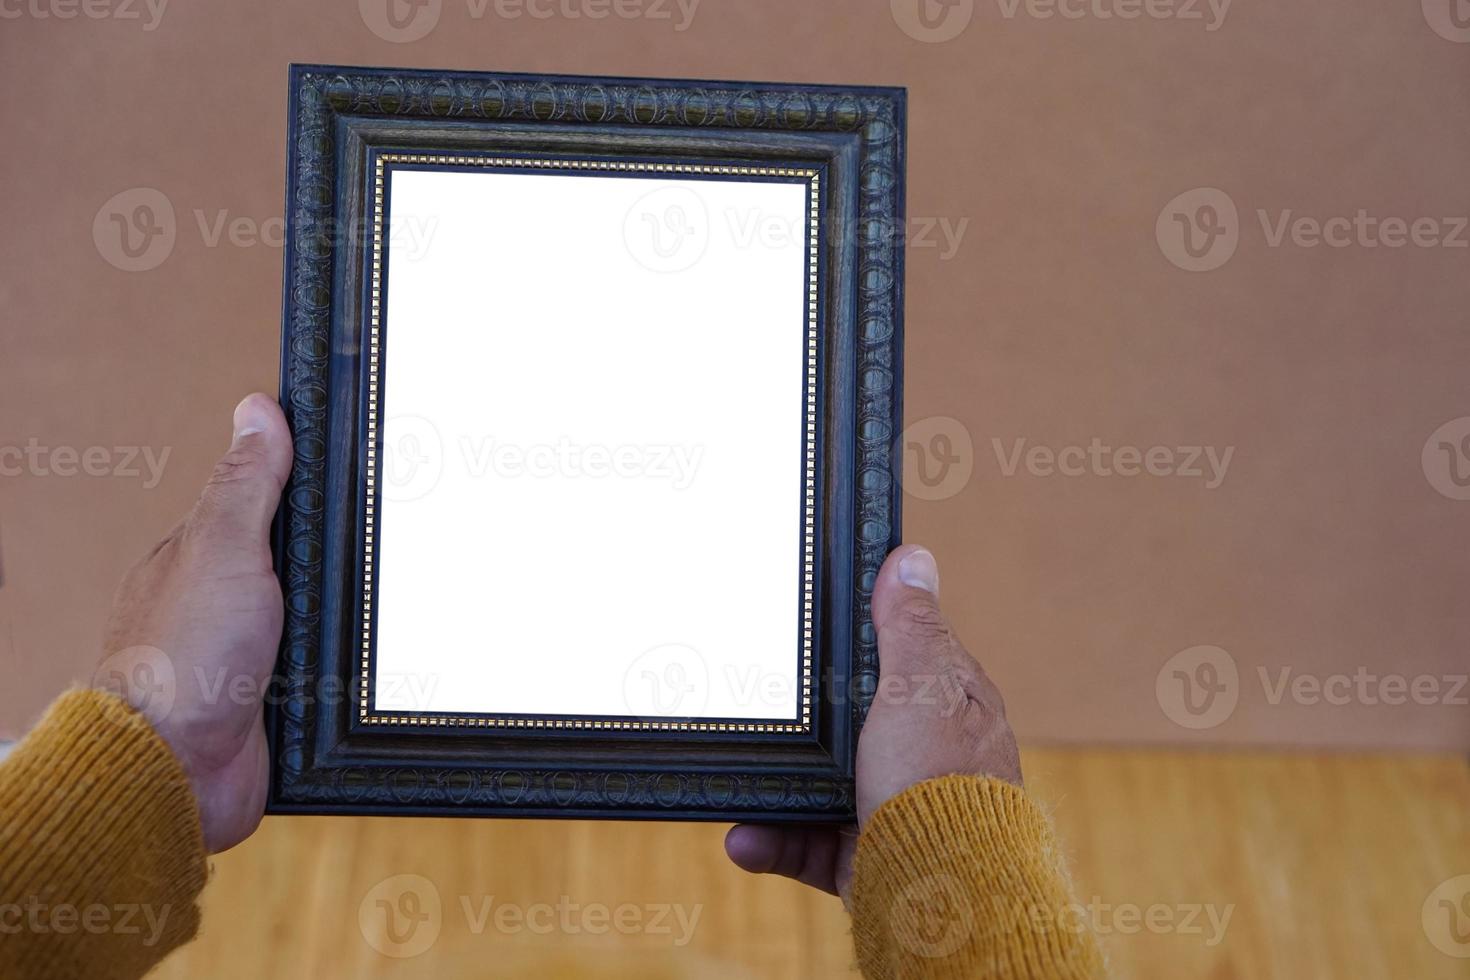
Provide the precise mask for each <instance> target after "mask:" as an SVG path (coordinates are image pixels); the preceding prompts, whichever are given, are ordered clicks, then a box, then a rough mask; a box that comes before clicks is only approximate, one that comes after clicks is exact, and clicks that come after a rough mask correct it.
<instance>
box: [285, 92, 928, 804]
mask: <svg viewBox="0 0 1470 980" xmlns="http://www.w3.org/2000/svg"><path fill="white" fill-rule="evenodd" d="M290 85H291V91H290V127H289V137H288V139H289V144H288V164H287V167H288V175H287V201H286V214H287V243H286V253H285V285H284V301H283V326H282V349H281V399H282V403H283V405H284V406H285V409H286V414H287V418H288V419H289V421H290V423H291V428H292V432H293V433H294V435H295V440H296V456H295V460H294V463H293V467H292V474H291V480H290V483H289V485H288V486H287V489H286V494H285V496H284V498H283V501H282V505H281V511H280V513H279V515H278V518H277V526H276V540H275V546H276V547H275V552H276V563H277V570H278V573H279V575H280V577H281V582H282V588H283V591H284V593H285V599H286V624H285V632H284V636H283V639H282V646H281V653H280V659H279V663H278V672H277V681H276V684H275V687H274V690H273V694H274V696H273V697H271V698H268V699H267V709H266V713H267V718H266V728H267V732H268V735H269V737H270V739H271V753H272V773H271V787H270V801H269V809H270V811H271V812H277V813H282V812H295V813H358V814H412V813H420V814H439V815H444V814H463V815H505V816H522V817H524V816H563V817H583V818H585V817H614V818H653V819H710V820H735V819H752V818H758V819H760V820H763V821H834V820H843V819H847V818H850V817H851V815H852V813H853V812H854V802H855V801H854V798H853V782H852V776H853V762H854V754H855V751H856V745H857V733H858V731H859V729H860V727H861V725H862V720H863V717H864V715H865V713H866V710H867V706H868V704H869V703H870V701H871V699H872V696H873V692H874V690H875V689H876V686H877V677H878V661H877V645H876V640H877V637H876V634H875V632H874V630H873V626H872V623H871V621H870V619H869V613H868V601H869V597H870V593H871V589H872V585H873V582H874V578H875V576H876V574H877V570H878V567H879V565H880V564H881V563H882V560H883V558H884V557H885V556H886V555H887V553H888V551H890V550H891V549H892V548H893V547H894V546H895V545H896V544H897V543H898V541H899V516H900V494H899V490H898V484H897V480H896V470H895V467H896V466H898V465H901V460H896V459H894V458H893V447H894V442H895V438H896V436H897V430H898V426H899V423H900V419H901V417H902V404H901V400H902V399H901V392H902V381H901V379H902V319H903V313H902V306H903V246H902V241H903V234H902V232H903V191H904V129H905V122H906V102H905V94H904V92H903V90H902V89H892V88H871V87H863V88H848V87H837V86H801V85H782V84H765V83H734V82H715V81H685V80H657V79H617V78H584V77H567V76H556V77H549V76H529V75H505V74H491V73H480V72H431V71H416V70H394V69H375V68H341V67H330V66H310V65H297V66H292V69H291V79H290ZM385 151H387V152H450V153H499V154H507V155H509V154H518V153H524V154H532V155H535V154H543V155H544V154H551V155H556V156H558V157H560V158H568V157H579V156H581V157H586V158H598V159H607V158H618V157H620V156H629V157H637V158H640V159H649V158H654V159H658V158H667V159H669V160H671V161H680V162H690V161H693V162H720V163H738V164H747V165H756V166H778V165H779V166H792V165H803V166H816V167H821V168H822V169H823V172H824V173H825V174H826V175H827V176H826V177H825V178H824V182H825V184H826V187H825V188H824V191H823V195H824V199H825V206H824V212H825V213H824V214H823V215H822V216H821V222H820V224H821V235H822V241H821V246H822V250H823V255H822V265H823V269H822V282H821V289H822V295H823V304H822V322H821V323H820V325H819V332H820V341H821V342H820V365H819V385H820V405H821V408H820V412H821V416H822V417H821V420H820V424H821V431H822V436H821V439H820V441H819V446H818V454H819V457H820V467H821V486H822V494H821V499H820V501H819V504H818V540H817V551H818V568H819V571H818V582H817V593H818V615H817V632H818V636H817V650H816V657H815V661H814V662H815V669H816V672H817V683H816V690H815V700H816V702H817V703H816V706H815V707H816V710H815V711H814V714H813V725H812V727H811V730H810V731H808V732H806V733H805V734H800V735H790V734H781V735H766V734H731V733H708V732H698V731H682V730H680V731H666V730H658V731H647V732H645V731H586V730H567V729H542V728H529V727H528V728H525V729H521V728H509V729H507V728H456V727H453V726H443V727H440V726H414V727H409V728H405V727H396V728H395V727H391V726H379V725H372V724H364V723H362V721H361V719H360V718H359V702H358V688H357V681H358V678H357V677H356V668H357V653H358V649H359V645H360V637H359V630H358V624H359V623H360V618H361V603H362V594H361V587H360V580H359V578H358V576H357V570H358V569H359V567H360V565H361V560H362V556H363V547H364V541H363V534H362V525H361V521H360V517H361V512H360V508H361V506H362V504H361V501H362V493H361V490H362V486H363V483H362V473H361V459H362V453H361V447H362V446H363V445H364V444H365V442H364V440H365V439H366V432H367V429H366V420H365V413H364V409H363V406H364V404H365V392H364V390H363V387H364V386H363V383H362V378H363V377H364V372H363V350H364V343H363V335H362V324H363V322H364V317H363V312H364V311H363V307H362V304H363V296H364V294H365V290H364V289H363V283H364V275H365V270H366V268H367V267H368V265H369V264H370V254H371V253H370V245H371V242H370V235H369V234H368V232H369V230H370V228H371V221H370V220H369V218H370V216H371V207H372V196H371V180H372V172H371V169H370V158H371V157H372V156H373V154H374V153H378V152H385ZM758 396H759V395H758V393H756V392H753V393H752V397H758Z"/></svg>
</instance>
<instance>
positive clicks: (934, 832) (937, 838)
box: [851, 776, 1107, 980]
mask: <svg viewBox="0 0 1470 980" xmlns="http://www.w3.org/2000/svg"><path fill="white" fill-rule="evenodd" d="M851 902H852V913H853V941H854V945H855V946H856V947H857V956H858V964H859V966H860V967H861V968H862V971H863V975H864V976H866V977H868V978H870V980H910V978H923V980H948V978H951V977H953V978H960V977H963V978H966V980H982V978H983V980H1084V978H1085V980H1095V978H1101V977H1105V976H1106V975H1107V974H1106V971H1105V968H1104V964H1103V958H1102V953H1101V952H1100V950H1099V948H1098V945H1097V941H1096V939H1095V937H1094V936H1093V935H1092V934H1091V932H1090V931H1089V930H1088V929H1087V927H1086V925H1085V924H1084V919H1083V916H1082V915H1081V914H1080V913H1079V912H1078V906H1077V905H1076V904H1075V903H1074V900H1073V897H1072V889H1071V883H1070V882H1069V880H1068V878H1067V874H1066V871H1065V868H1064V862H1063V860H1062V855H1061V852H1060V849H1059V848H1058V846H1057V841H1056V837H1055V835H1054V833H1053V832H1052V828H1051V824H1050V823H1049V822H1048V821H1047V819H1046V816H1045V814H1043V813H1042V812H1041V810H1040V809H1039V808H1038V807H1037V805H1036V804H1035V803H1034V802H1033V801H1032V800H1031V798H1030V797H1028V796H1027V795H1026V793H1025V792H1024V791H1023V790H1021V789H1020V788H1019V787H1016V786H1013V785H1011V784H1010V783H1006V782H1002V781H1000V780H998V779H984V778H980V777H975V776H946V777H944V778H942V779H931V780H929V781H927V782H923V783H919V784H918V785H916V786H912V787H910V788H909V789H907V790H905V791H904V792H902V793H900V794H899V795H897V796H895V797H894V798H893V799H891V800H889V801H888V802H887V803H885V804H883V806H881V807H879V808H878V811H877V812H876V813H874V814H873V816H872V818H871V819H870V820H869V821H868V825H867V827H866V828H865V829H864V830H863V834H862V836H861V837H860V838H859V839H858V846H857V856H856V858H855V859H854V862H853V880H852V894H851Z"/></svg>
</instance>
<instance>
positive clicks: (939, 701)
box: [725, 545, 1021, 899]
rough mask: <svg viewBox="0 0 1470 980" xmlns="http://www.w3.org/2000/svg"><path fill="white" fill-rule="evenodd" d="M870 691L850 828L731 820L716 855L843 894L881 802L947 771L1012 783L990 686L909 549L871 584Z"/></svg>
mask: <svg viewBox="0 0 1470 980" xmlns="http://www.w3.org/2000/svg"><path fill="white" fill-rule="evenodd" d="M872 614H873V626H874V627H875V628H876V629H877V630H878V660H879V670H880V672H881V676H880V680H879V683H878V691H877V693H876V694H875V695H874V698H873V704H872V706H871V707H870V708H869V710H868V717H867V721H866V722H864V724H863V730H862V734H861V735H860V736H859V738H858V752H857V828H853V827H813V828H809V827H772V826H762V825H759V824H740V825H738V826H736V827H733V828H731V830H730V833H729V834H728V835H726V837H725V852H726V853H727V854H728V855H729V856H730V860H732V861H734V862H735V864H736V865H738V866H739V867H740V868H742V869H744V870H746V871H750V872H753V873H757V874H779V875H784V876H785V877H787V878H795V879H796V880H798V881H801V882H803V883H805V884H808V885H811V886H812V887H814V888H820V889H822V890H823V891H827V892H831V893H833V894H834V895H835V894H841V895H842V896H843V897H844V899H845V898H846V896H847V888H848V884H849V882H850V879H851V877H852V859H853V854H854V853H855V852H856V850H857V835H858V833H859V832H860V831H861V829H862V828H863V827H865V826H866V825H867V822H868V818H869V817H871V816H872V815H873V812H874V811H875V810H877V809H878V807H880V806H882V805H883V803H885V802H886V801H887V800H889V799H891V798H892V797H894V796H896V795H898V794H899V793H900V792H902V791H903V790H905V789H907V788H908V787H910V786H912V785H914V784H916V783H920V782H923V781H924V780H926V779H933V778H936V777H939V776H947V775H951V774H956V773H958V774H972V775H977V776H994V777H997V778H999V779H1004V780H1007V781H1008V782H1012V783H1015V784H1017V785H1020V783H1021V760H1020V755H1019V753H1018V752H1017V750H1016V739H1015V735H1014V734H1012V732H1011V727H1010V725H1009V723H1007V721H1006V716H1005V704H1004V703H1003V702H1002V701H1001V696H1000V691H999V690H997V689H996V686H995V685H994V684H993V683H991V681H990V678H989V677H987V676H986V674H985V671H984V670H983V669H982V668H981V666H980V665H979V664H978V663H976V661H975V659H974V658H973V657H971V656H970V654H969V653H967V652H966V650H965V648H964V647H963V646H962V645H961V644H960V641H959V640H958V639H957V638H956V637H955V636H954V633H953V632H952V631H951V629H950V627H949V621H948V620H946V619H945V618H944V614H943V613H942V612H940V610H939V568H938V566H937V564H936V563H935V561H934V556H933V555H932V554H930V553H929V552H928V551H927V550H925V549H924V548H921V547H919V546H917V545H904V546H903V547H901V548H898V549H896V550H895V551H894V552H893V554H891V555H889V556H888V560H887V561H885V562H884V563H883V568H882V569H881V570H880V571H879V572H878V580H877V583H876V584H875V585H874V587H873V602H872Z"/></svg>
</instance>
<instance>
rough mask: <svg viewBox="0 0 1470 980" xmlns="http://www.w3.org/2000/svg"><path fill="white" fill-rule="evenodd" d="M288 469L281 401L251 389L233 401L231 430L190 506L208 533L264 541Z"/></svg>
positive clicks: (248, 542) (241, 540)
mask: <svg viewBox="0 0 1470 980" xmlns="http://www.w3.org/2000/svg"><path fill="white" fill-rule="evenodd" d="M290 473H291V432H290V430H289V429H288V428H287V426H286V417H285V415H284V414H282V412H281V407H280V406H279V405H277V404H276V402H275V400H274V399H273V398H271V397H270V396H269V395H262V394H260V393H259V392H256V393H255V394H253V395H247V396H246V398H245V400H244V401H242V402H241V403H240V404H239V405H237V406H235V418H234V436H233V438H232V440H231V442H230V448H229V450H228V451H227V452H226V453H225V454H224V456H222V457H220V461H219V462H218V463H216V464H215V466H214V472H213V473H212V474H210V477H209V483H208V484H206V485H205V487H204V493H203V494H202V495H201V496H200V498H199V503H198V505H197V506H196V507H195V508H194V515H193V517H194V520H195V522H197V523H198V524H201V525H203V526H204V527H206V528H207V529H208V530H209V531H210V533H212V534H218V535H220V536H222V537H224V538H227V539H230V540H233V541H234V542H237V543H238V544H239V545H241V546H250V545H260V546H261V547H268V546H269V542H270V525H271V518H272V517H273V516H274V515H275V512H276V505H277V504H278V503H279V502H280V499H281V488H282V487H284V486H285V485H286V477H287V476H289V475H290Z"/></svg>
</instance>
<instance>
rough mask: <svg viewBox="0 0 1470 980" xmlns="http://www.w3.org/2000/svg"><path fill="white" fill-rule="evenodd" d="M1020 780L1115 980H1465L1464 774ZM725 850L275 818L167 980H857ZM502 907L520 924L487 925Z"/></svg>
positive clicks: (210, 895)
mask: <svg viewBox="0 0 1470 980" xmlns="http://www.w3.org/2000/svg"><path fill="white" fill-rule="evenodd" d="M1025 761H1026V766H1027V778H1028V780H1029V785H1030V787H1031V789H1032V791H1033V792H1034V793H1035V794H1036V795H1037V796H1038V797H1039V798H1040V799H1042V800H1044V801H1045V802H1046V805H1047V806H1048V807H1049V808H1050V809H1051V811H1052V812H1053V815H1054V818H1055V820H1056V822H1057V826H1058V828H1059V830H1060V832H1061V835H1062V838H1063V841H1064V846H1065V848H1066V850H1067V852H1068V855H1069V859H1070V860H1071V862H1072V865H1073V867H1074V870H1075V874H1076V877H1077V881H1078V895H1079V901H1080V903H1081V905H1082V906H1084V908H1085V915H1086V916H1087V918H1088V919H1089V920H1091V921H1092V922H1094V924H1095V925H1096V926H1097V927H1099V928H1100V929H1101V930H1102V931H1103V932H1104V941H1105V944H1106V946H1107V948H1108V951H1109V956H1110V959H1111V962H1112V964H1113V967H1114V972H1115V975H1116V976H1117V977H1120V978H1123V977H1127V978H1137V980H1151V978H1161V980H1163V978H1168V980H1175V978H1178V977H1185V976H1187V977H1204V978H1211V980H1226V978H1236V977H1239V978H1258V977H1283V978H1293V980H1295V978H1308V977H1346V976H1354V977H1408V976H1412V977H1415V978H1422V980H1433V978H1446V980H1448V978H1452V977H1453V978H1461V980H1463V978H1464V977H1465V976H1466V975H1467V967H1470V962H1467V960H1464V959H1455V958H1451V957H1450V956H1447V955H1445V954H1444V953H1441V952H1439V951H1438V950H1437V949H1436V948H1435V947H1434V946H1433V945H1431V943H1430V941H1429V938H1428V936H1427V935H1426V931H1425V928H1424V926H1423V924H1422V922H1421V908H1422V906H1423V904H1424V901H1425V899H1426V897H1427V896H1428V895H1429V893H1430V892H1431V890H1433V889H1434V888H1435V887H1436V886H1437V885H1439V884H1440V883H1441V882H1443V881H1445V880H1447V879H1449V878H1452V877H1455V876H1457V875H1462V874H1470V766H1467V765H1466V762H1465V760H1463V759H1460V758H1458V757H1454V756H1336V755H1287V754H1281V755H1270V754H1240V753H1229V754H1223V753H1222V754H1207V753H1187V752H1132V751H1115V750H1097V751H1074V750H1051V749H1048V750H1033V751H1029V752H1027V753H1025ZM723 833H724V828H723V827H720V826H709V825H688V824H632V823H593V822H562V821H544V822H531V821H480V820H406V819H334V818H306V817H298V818H272V819H270V820H267V821H266V822H265V825H264V826H263V827H262V828H261V831H260V832H259V833H258V834H257V835H256V836H255V837H254V838H252V839H251V840H250V841H249V842H247V843H246V844H245V845H243V846H242V847H240V848H237V849H236V850H234V851H232V852H229V853H228V854H225V855H222V856H220V857H219V858H217V859H216V861H215V868H216V871H215V876H214V880H213V881H212V882H211V884H210V886H209V889H208V891H207V893H206V896H205V926H204V933H203V935H202V936H201V937H200V939H199V940H198V941H197V942H196V943H194V944H193V945H191V946H189V947H187V948H185V949H183V950H180V951H179V952H178V953H177V954H175V956H174V957H173V958H171V959H170V960H169V962H168V963H166V964H164V966H163V967H162V968H161V969H160V970H159V971H158V972H157V973H156V974H155V976H158V977H162V978H179V980H184V978H194V977H200V976H209V977H216V978H220V977H225V978H228V977H251V978H255V977H261V976H315V977H321V978H332V977H351V978H359V980H372V978H398V977H419V976H426V975H433V976H453V977H491V976H494V977H538V978H562V977H566V978H572V977H577V978H593V980H611V978H623V977H627V978H640V980H675V978H694V977H700V978H705V977H713V978H730V980H745V978H762V980H765V978H773V980H786V978H790V980H797V978H803V980H805V978H812V977H817V978H824V977H847V976H855V975H856V973H855V972H854V971H853V970H852V960H851V953H850V946H849V942H850V940H849V936H848V924H847V918H846V915H845V914H844V913H843V910H842V908H841V906H840V904H839V903H838V902H837V901H836V900H835V899H831V898H828V897H826V896H822V895H818V894H815V893H813V892H810V891H808V890H807V889H804V888H802V887H800V886H797V885H794V884H792V883H790V882H787V881H784V880H780V879H775V878H752V877H749V876H746V875H743V874H741V873H739V872H738V871H736V870H735V869H734V868H733V867H731V866H730V865H729V864H728V863H727V862H726V860H725V857H724V854H723V852H722V850H721V846H720V842H721V838H722V836H723ZM403 874H415V875H420V876H422V877H424V878H426V879H428V880H429V881H431V882H432V883H433V886H434V890H435V891H437V893H438V896H439V899H440V910H441V912H440V916H439V918H438V922H439V928H438V933H437V937H436V938H435V939H434V942H433V943H432V945H431V946H429V948H427V949H426V950H425V951H424V952H422V953H421V954H419V955H417V956H415V957H412V958H406V959H397V958H392V957H389V956H385V955H382V954H381V953H379V952H378V951H376V950H375V949H374V948H373V947H372V946H371V945H370V944H369V941H368V939H366V938H365V936H364V931H363V930H362V929H361V928H360V926H359V915H358V913H359V909H360V907H361V906H363V905H364V902H365V900H368V902H369V907H368V922H369V926H370V928H369V930H368V933H369V934H370V936H371V938H373V939H376V940H379V941H381V938H382V935H383V934H382V927H383V923H384V921H385V917H384V914H383V911H382V909H380V908H378V907H377V906H376V905H374V904H372V902H373V901H375V900H376V899H377V898H379V897H382V896H381V895H378V894H374V895H373V896H372V897H371V898H370V897H369V893H370V892H371V891H372V889H373V888H374V886H375V885H377V884H378V883H380V882H382V881H383V880H384V879H387V878H390V877H391V876H394V875H403ZM487 903H488V915H487ZM502 904H504V905H508V906H513V907H516V908H518V909H519V910H520V911H521V912H522V914H523V915H528V916H530V921H521V922H519V923H516V922H513V921H511V920H509V919H501V920H499V924H497V919H496V916H497V914H498V912H497V910H498V909H500V907H501V906H502ZM598 907H600V908H598ZM421 908H422V906H421ZM620 908H621V910H622V911H621V913H619V911H618V910H619V909H620ZM601 909H605V910H606V911H605V912H602V911H601ZM1196 909H1198V911H1195V910H1196ZM1150 910H1152V911H1150ZM1211 910H1213V913H1214V919H1213V920H1212V919H1211V917H1210V911H1211ZM1227 910H1228V916H1229V918H1228V919H1226V918H1224V916H1226V914H1227ZM404 911H405V910H404V909H402V908H400V909H399V912H400V918H399V925H400V926H401V927H403V928H404V932H403V934H405V935H406V934H407V929H406V924H407V921H408V920H407V919H406V918H403V917H402V915H401V913H402V912H404ZM499 914H504V913H499ZM618 914H621V915H622V916H624V918H623V919H622V920H621V922H622V926H623V930H624V931H623V932H620V931H619V930H618V928H617V925H616V923H617V921H618V920H617V919H615V918H614V916H616V915H618ZM681 914H682V916H683V918H682V919H681V918H680V917H679V916H680V915H681ZM1150 914H1151V915H1152V916H1153V918H1152V920H1149V919H1146V918H1144V916H1146V915H1150ZM1135 915H1136V916H1137V917H1138V918H1137V919H1135V918H1132V917H1131V916H1135ZM656 916H657V917H658V918H657V919H656V918H655V917H656ZM604 917H605V918H604ZM1150 921H1151V922H1152V923H1153V924H1152V926H1150V925H1149V922H1150ZM1222 926H1223V935H1221V932H1222V930H1221V927H1222ZM421 927H422V928H423V929H425V930H426V931H425V932H423V933H418V934H415V939H418V940H419V941H420V944H422V939H421V938H420V937H423V936H427V935H428V934H429V932H430V931H431V929H432V927H431V926H430V925H429V924H428V923H424V924H423V925H422V926H421ZM410 945H411V943H410ZM410 945H405V946H403V947H399V948H400V949H402V950H405V951H406V950H408V949H409V948H410ZM388 948H394V947H388ZM1466 951H1467V952H1470V949H1467V950H1466Z"/></svg>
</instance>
